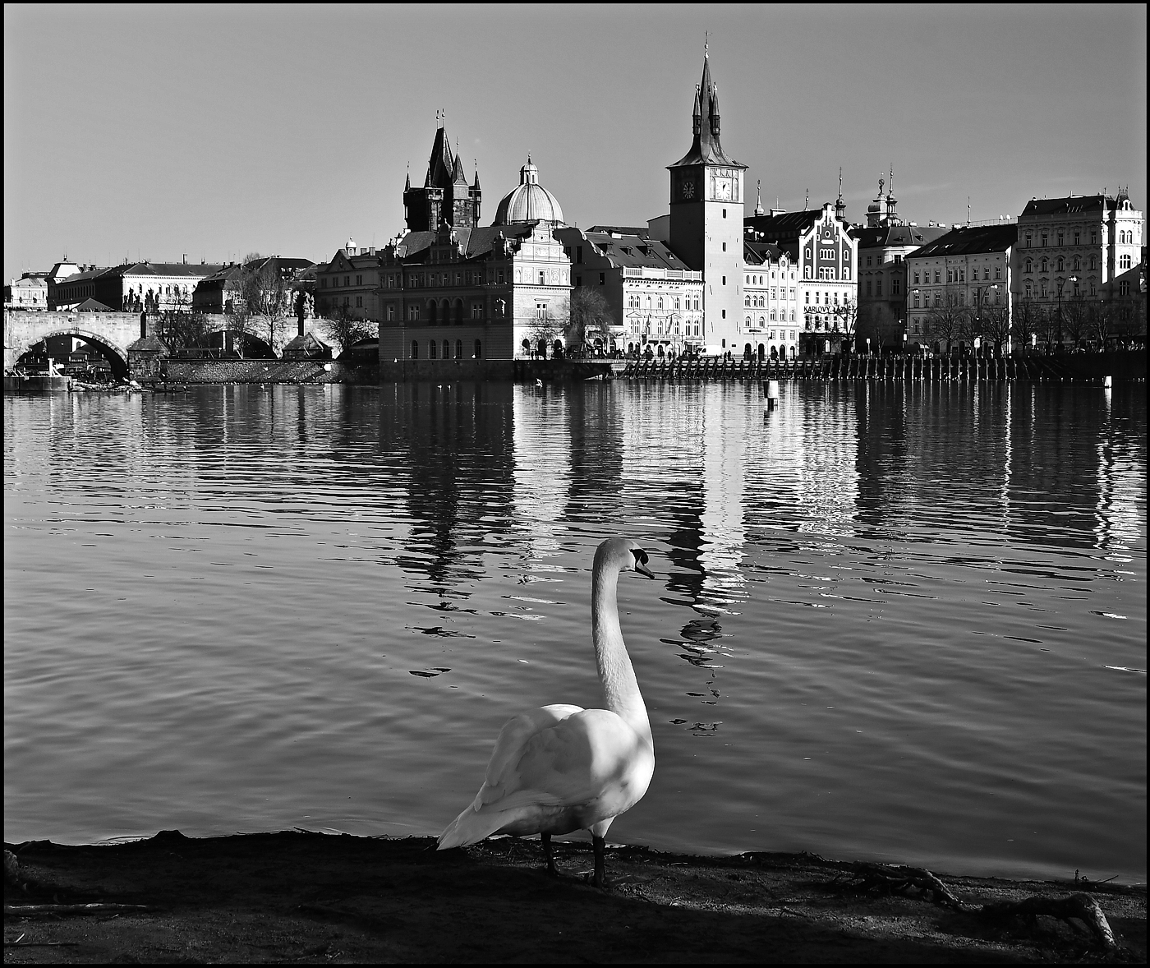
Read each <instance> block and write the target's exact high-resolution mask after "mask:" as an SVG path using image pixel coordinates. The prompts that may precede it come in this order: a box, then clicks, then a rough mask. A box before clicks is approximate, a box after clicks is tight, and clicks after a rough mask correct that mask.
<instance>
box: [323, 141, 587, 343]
mask: <svg viewBox="0 0 1150 968" xmlns="http://www.w3.org/2000/svg"><path fill="white" fill-rule="evenodd" d="M403 198H404V210H405V217H406V220H407V231H406V232H405V233H402V234H401V235H399V236H398V237H396V238H395V239H393V240H392V241H391V242H389V243H388V244H387V245H386V246H384V247H383V248H381V249H378V250H377V249H375V248H368V249H362V248H356V247H355V246H354V245H351V244H350V243H349V245H348V246H345V247H344V248H342V249H340V250H339V251H338V252H337V253H336V254H335V256H334V257H333V258H332V260H331V261H330V262H329V263H328V264H326V265H322V266H319V267H317V269H316V308H317V311H318V312H319V313H321V314H330V313H332V312H334V311H341V310H342V311H345V312H348V313H350V314H352V315H354V316H357V317H359V318H361V319H368V320H375V321H376V322H378V324H379V356H380V361H381V362H384V363H390V362H391V361H393V360H437V359H468V360H470V359H499V360H508V359H513V358H515V357H523V356H535V355H539V354H546V355H550V354H552V353H554V352H555V350H556V347H557V346H560V347H561V346H562V340H563V335H562V334H563V328H564V325H565V324H566V321H567V314H568V307H569V301H570V292H571V260H570V259H569V258H568V257H567V255H566V254H565V252H564V250H563V244H562V243H561V242H560V241H559V239H558V238H557V237H556V234H555V231H556V229H558V228H562V226H563V225H564V222H563V210H562V208H561V206H560V205H559V201H558V199H557V198H556V197H555V196H554V195H553V194H552V193H551V192H549V191H548V190H547V189H546V188H544V187H543V185H542V184H540V182H539V169H538V168H537V167H536V166H535V165H534V164H533V163H532V161H531V159H530V158H528V159H527V164H526V165H524V166H523V167H522V168H521V169H520V172H519V185H518V186H517V187H516V188H515V189H513V190H512V191H511V192H509V193H508V194H507V195H506V196H504V197H503V199H502V200H501V201H500V202H499V205H498V207H497V209H496V213H495V219H494V222H493V224H492V225H489V226H485V227H483V226H480V225H479V224H478V222H479V218H480V206H481V202H482V193H481V189H480V186H479V176H478V174H476V176H475V181H474V184H473V185H471V186H468V185H467V181H466V178H465V177H463V173H462V165H461V164H460V162H459V159H458V158H457V157H455V156H453V154H452V152H451V146H450V142H449V141H448V139H447V135H446V133H445V131H444V129H443V128H442V127H439V128H438V129H437V130H436V135H435V141H434V143H433V146H432V151H431V158H430V161H429V162H428V171H427V176H426V178H425V180H424V185H423V187H421V188H418V189H413V188H412V187H411V184H410V179H409V180H408V183H407V185H406V186H405V188H404V196H403Z"/></svg>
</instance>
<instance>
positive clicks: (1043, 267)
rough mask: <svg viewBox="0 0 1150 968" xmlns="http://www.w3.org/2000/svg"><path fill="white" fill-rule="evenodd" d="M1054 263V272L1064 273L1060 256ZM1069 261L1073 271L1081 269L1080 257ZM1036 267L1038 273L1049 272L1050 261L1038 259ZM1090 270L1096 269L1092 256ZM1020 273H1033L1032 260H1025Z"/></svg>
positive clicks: (1095, 261)
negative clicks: (1037, 267)
mask: <svg viewBox="0 0 1150 968" xmlns="http://www.w3.org/2000/svg"><path fill="white" fill-rule="evenodd" d="M1054 261H1055V266H1054V271H1055V272H1065V271H1066V260H1065V259H1064V258H1063V257H1062V256H1059V257H1058V258H1057V259H1055V260H1054ZM1070 261H1071V267H1072V268H1073V269H1075V270H1077V269H1081V268H1082V257H1081V256H1077V255H1076V256H1075V257H1074V258H1073V259H1071V260H1070ZM1038 265H1039V269H1038V271H1039V272H1049V271H1050V260H1049V259H1046V258H1043V259H1039V260H1038ZM1090 268H1091V269H1097V268H1098V256H1095V255H1092V256H1091V257H1090ZM1127 268H1130V267H1129V266H1127ZM1022 271H1023V272H1033V271H1034V260H1033V259H1029V258H1028V259H1027V260H1026V262H1025V263H1024V266H1023V270H1022Z"/></svg>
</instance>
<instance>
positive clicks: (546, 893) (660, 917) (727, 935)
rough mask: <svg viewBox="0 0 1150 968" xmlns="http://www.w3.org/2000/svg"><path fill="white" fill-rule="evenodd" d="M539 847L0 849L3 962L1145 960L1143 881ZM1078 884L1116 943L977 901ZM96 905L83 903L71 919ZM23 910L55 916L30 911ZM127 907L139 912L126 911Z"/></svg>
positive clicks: (164, 838) (345, 840)
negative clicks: (916, 871)
mask: <svg viewBox="0 0 1150 968" xmlns="http://www.w3.org/2000/svg"><path fill="white" fill-rule="evenodd" d="M556 846H557V853H558V859H559V865H560V869H561V871H562V874H561V876H560V877H559V878H558V879H556V878H552V877H549V876H547V875H546V874H545V873H544V872H543V871H542V870H541V869H540V868H541V851H540V848H539V844H538V842H537V841H512V840H509V839H500V840H494V841H487V842H486V843H484V844H481V845H478V846H476V847H470V848H467V849H465V850H453V851H445V852H436V851H435V850H434V841H433V840H431V839H429V838H411V839H403V840H385V839H369V838H362V837H350V836H346V835H345V836H325V835H322V834H315V833H303V832H287V833H279V834H245V835H238V836H234V837H221V838H210V839H189V838H186V837H184V836H183V835H182V834H179V833H178V832H175V831H166V832H163V833H161V834H159V835H157V836H156V837H154V838H152V839H150V840H146V841H140V842H137V843H128V844H117V845H112V846H92V847H69V846H59V845H55V844H51V843H48V842H43V841H41V842H33V843H29V844H22V845H6V847H7V849H8V850H11V851H13V852H14V853H15V855H16V861H17V868H18V869H17V871H16V883H8V878H7V877H6V884H5V895H4V901H5V914H4V942H5V944H4V961H5V963H12V964H22V963H61V962H64V963H74V964H79V963H93V962H121V963H122V962H128V963H172V962H184V963H189V962H190V963H212V962H232V963H237V962H238V963H259V962H266V963H285V962H295V963H301V964H307V963H319V964H327V963H350V962H365V961H374V962H527V963H546V962H601V961H602V962H681V963H688V964H689V963H697V962H731V961H734V962H794V963H804V962H914V963H936V964H937V963H950V962H969V963H973V962H983V963H985V962H1082V961H1085V962H1118V963H1123V962H1126V963H1136V962H1145V961H1146V890H1145V888H1144V887H1134V888H1131V887H1121V886H1113V885H1096V884H1091V885H1083V884H1082V883H1079V884H1077V885H1075V884H1073V883H1070V882H1062V883H1052V882H1032V881H1008V880H1000V879H990V878H972V877H949V876H947V875H946V874H944V873H941V872H938V871H935V872H934V873H935V874H936V875H937V876H938V877H939V878H940V879H941V881H942V882H943V887H944V889H948V890H949V892H950V893H951V894H952V895H953V898H955V899H957V901H959V902H960V905H959V906H958V907H956V906H954V905H953V904H947V903H937V902H938V901H939V900H940V897H939V892H937V891H935V892H931V891H924V890H922V889H920V888H919V887H913V886H912V887H910V888H909V889H907V890H906V891H905V892H903V893H897V892H894V891H892V890H891V888H890V885H889V884H886V885H883V886H878V885H876V884H875V883H873V880H874V879H873V878H870V880H871V881H872V883H870V884H869V885H868V883H867V878H866V877H865V876H864V874H863V873H862V872H861V869H860V868H852V866H851V865H850V864H845V863H832V862H830V861H826V860H823V859H821V858H818V857H815V856H813V855H805V854H804V855H793V854H787V855H784V854H746V855H742V856H740V857H697V856H687V855H678V854H664V853H657V852H655V851H648V850H644V849H641V848H619V849H616V850H612V851H610V852H609V853H608V858H607V873H608V877H609V878H610V879H611V880H612V884H611V887H610V889H609V890H607V891H599V890H597V889H595V888H594V887H593V886H591V885H590V884H589V883H588V882H587V881H586V879H585V876H586V874H587V873H588V872H589V871H590V870H591V869H592V866H593V860H592V856H591V853H590V849H589V846H590V845H583V844H557V845H556ZM1084 888H1086V889H1088V890H1089V893H1090V894H1091V895H1092V896H1093V897H1094V898H1095V899H1096V900H1097V902H1098V905H1099V907H1100V908H1101V910H1102V912H1103V914H1104V915H1105V919H1106V920H1107V921H1108V923H1109V926H1110V927H1111V928H1112V929H1113V934H1114V937H1115V942H1116V943H1115V945H1113V946H1108V945H1106V944H1104V943H1103V941H1102V940H1100V938H1099V937H1098V936H1097V934H1096V933H1092V932H1091V931H1090V930H1088V929H1087V927H1086V926H1085V925H1084V924H1082V923H1081V922H1079V921H1076V920H1071V921H1063V920H1059V919H1057V918H1054V917H1046V916H1039V917H1037V918H1035V919H1033V920H1032V921H1028V920H1026V919H1023V918H1018V917H1006V918H1002V917H995V918H992V917H990V916H988V915H987V913H985V912H983V911H982V910H981V906H982V905H984V904H987V903H994V902H1002V901H1018V900H1021V899H1023V898H1025V897H1029V896H1045V897H1049V898H1063V897H1066V896H1068V895H1071V894H1074V893H1076V892H1083V891H1084ZM85 904H100V905H104V906H103V907H98V908H79V907H78V906H79V905H85ZM29 905H42V906H49V905H51V906H52V907H49V908H47V909H46V910H42V911H35V910H33V909H31V908H30V907H29ZM128 905H133V906H134V905H140V906H142V907H128Z"/></svg>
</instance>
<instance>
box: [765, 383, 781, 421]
mask: <svg viewBox="0 0 1150 968" xmlns="http://www.w3.org/2000/svg"><path fill="white" fill-rule="evenodd" d="M778 407H779V381H778V380H768V381H767V382H766V383H765V384H764V385H763V416H764V417H765V416H766V415H767V414H768V413H770V412H771V411H772V410H777V409H778Z"/></svg>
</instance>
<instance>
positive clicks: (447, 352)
mask: <svg viewBox="0 0 1150 968" xmlns="http://www.w3.org/2000/svg"><path fill="white" fill-rule="evenodd" d="M443 358H444V359H445V360H450V359H451V342H450V341H449V340H444V341H443Z"/></svg>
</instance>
